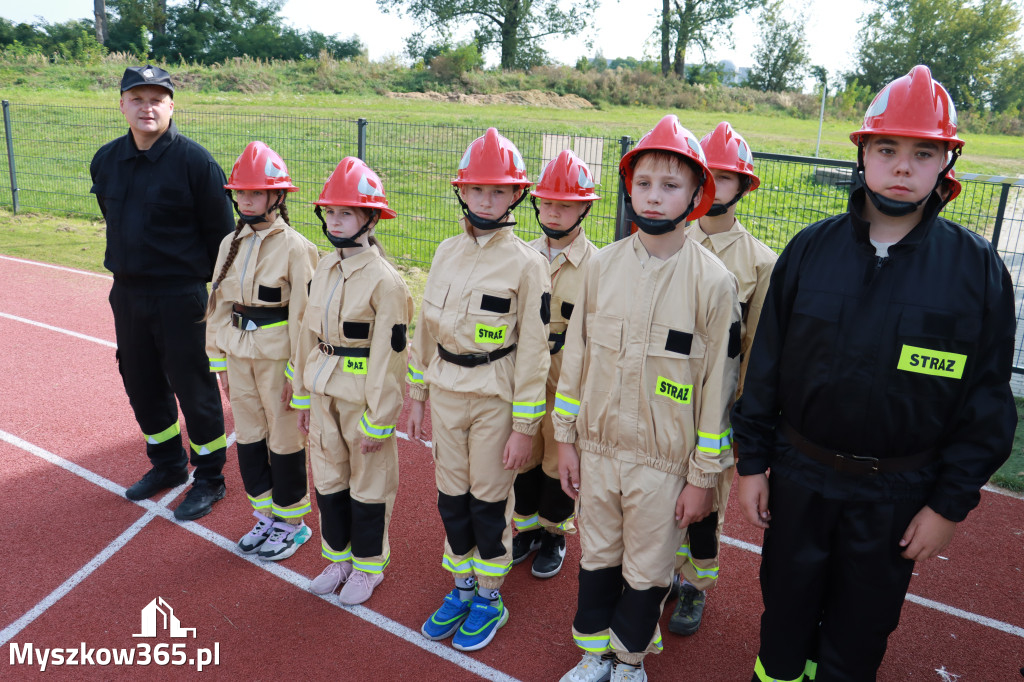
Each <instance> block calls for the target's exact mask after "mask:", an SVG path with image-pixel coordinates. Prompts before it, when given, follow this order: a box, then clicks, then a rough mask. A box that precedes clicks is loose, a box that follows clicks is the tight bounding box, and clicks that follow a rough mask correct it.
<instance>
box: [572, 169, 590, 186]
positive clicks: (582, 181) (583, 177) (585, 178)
mask: <svg viewBox="0 0 1024 682" xmlns="http://www.w3.org/2000/svg"><path fill="white" fill-rule="evenodd" d="M576 182H578V183H579V186H580V189H591V188H592V187H593V186H594V181H593V180H591V179H590V176H589V175H587V171H586V170H584V169H583V168H582V167H580V177H579V179H577V181H576Z"/></svg>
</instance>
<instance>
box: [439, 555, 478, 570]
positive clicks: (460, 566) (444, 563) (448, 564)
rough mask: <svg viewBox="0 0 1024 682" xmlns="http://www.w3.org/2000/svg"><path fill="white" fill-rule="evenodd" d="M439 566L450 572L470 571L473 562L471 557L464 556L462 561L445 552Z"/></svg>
mask: <svg viewBox="0 0 1024 682" xmlns="http://www.w3.org/2000/svg"><path fill="white" fill-rule="evenodd" d="M441 567H442V568H444V569H445V570H447V571H451V572H452V573H471V572H472V571H473V562H472V560H471V559H469V558H466V559H463V560H462V561H455V560H454V559H452V558H451V557H450V556H448V555H447V554H445V555H444V558H443V559H441Z"/></svg>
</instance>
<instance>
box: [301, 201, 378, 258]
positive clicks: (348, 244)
mask: <svg viewBox="0 0 1024 682" xmlns="http://www.w3.org/2000/svg"><path fill="white" fill-rule="evenodd" d="M313 212H314V213H316V217H317V218H319V219H320V229H321V230H323V231H324V236H325V237H327V241H329V242H330V243H331V246H333V247H334V248H336V249H353V248H357V247H360V246H363V244H362V243H361V242H359V241H358V239H359V238H360V237H362V236H363V235H364V234H365V233H366V232H367V230H369V229H370V228H371V227H372V226H373V219H374V218H376V217H377V216H378V215H379V212H378V211H377V209H374V210H372V211H370V217H369V219H368V220H367V221H366V224H365V225H363V226H362V227H361V228H359V231H358V232H356V233H355V234H354V235H352V236H351V237H336V236H335V235H333V234H331V233H330V232H329V231H328V230H327V221H326V220H324V214H323V211H322V210H321V208H320V206H317V207H316V208H315V209H313Z"/></svg>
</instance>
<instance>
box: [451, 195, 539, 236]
mask: <svg viewBox="0 0 1024 682" xmlns="http://www.w3.org/2000/svg"><path fill="white" fill-rule="evenodd" d="M452 190H453V191H454V192H455V198H456V199H458V200H459V206H461V207H462V215H464V216H466V220H468V221H469V224H470V225H472V226H473V227H475V228H476V229H478V230H497V229H498V228H501V227H508V226H509V225H515V221H511V220H510V221H507V222H504V221H502V220H490V219H488V218H481V217H480V216H478V215H477V214H476V213H473V212H472V211H470V210H469V206H468V205H467V204H466V202H465V201H463V199H462V195H461V194H459V188H458V186H457V185H452ZM525 198H526V191H525V190H524V191H523V193H522V194H520V195H519V198H518V199H516V200H515V201H513V202H512V203H511V204H510V205H509V207H508V209H507V210H506V211H505V215H503V216H501V217H502V218H505V217H506V216H508V215H509V214H510V213H512V211H513V209H515V207H516V206H518V205H519V204H520V203H521V202H522V201H523V199H525Z"/></svg>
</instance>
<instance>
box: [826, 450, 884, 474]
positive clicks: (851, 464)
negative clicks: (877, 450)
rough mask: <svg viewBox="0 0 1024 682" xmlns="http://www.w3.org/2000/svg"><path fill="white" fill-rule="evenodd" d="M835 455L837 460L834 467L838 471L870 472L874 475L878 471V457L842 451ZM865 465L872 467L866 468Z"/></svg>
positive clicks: (852, 472)
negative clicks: (849, 453) (847, 453)
mask: <svg viewBox="0 0 1024 682" xmlns="http://www.w3.org/2000/svg"><path fill="white" fill-rule="evenodd" d="M833 456H834V457H835V460H834V462H833V465H832V468H833V469H835V470H836V471H842V472H845V473H850V474H870V475H872V476H874V475H875V474H877V473H878V458H877V457H863V456H861V455H846V454H843V453H841V452H837V453H835V454H834V455H833ZM865 467H870V468H869V469H867V470H865Z"/></svg>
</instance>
